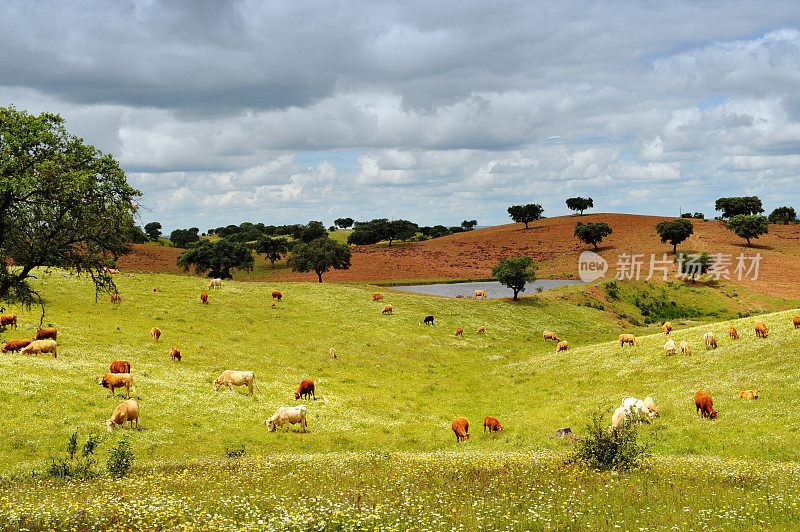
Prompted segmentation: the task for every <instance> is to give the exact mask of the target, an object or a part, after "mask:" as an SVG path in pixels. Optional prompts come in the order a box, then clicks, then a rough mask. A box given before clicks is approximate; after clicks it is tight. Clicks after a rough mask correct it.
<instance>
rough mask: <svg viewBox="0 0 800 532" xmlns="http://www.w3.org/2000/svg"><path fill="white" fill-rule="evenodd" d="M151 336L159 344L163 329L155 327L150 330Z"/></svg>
mask: <svg viewBox="0 0 800 532" xmlns="http://www.w3.org/2000/svg"><path fill="white" fill-rule="evenodd" d="M150 336H151V337H152V338H153V341H154V342H158V339H159V338H161V329H159V328H158V327H153V328H152V329H150Z"/></svg>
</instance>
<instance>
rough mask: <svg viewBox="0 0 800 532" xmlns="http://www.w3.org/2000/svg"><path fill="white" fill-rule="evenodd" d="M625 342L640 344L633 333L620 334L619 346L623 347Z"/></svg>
mask: <svg viewBox="0 0 800 532" xmlns="http://www.w3.org/2000/svg"><path fill="white" fill-rule="evenodd" d="M625 344H631V345H638V342H637V341H636V337H635V336H634V335H632V334H620V335H619V346H620V347H622V346H624V345H625Z"/></svg>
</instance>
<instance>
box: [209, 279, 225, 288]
mask: <svg viewBox="0 0 800 532" xmlns="http://www.w3.org/2000/svg"><path fill="white" fill-rule="evenodd" d="M208 287H209V288H222V279H220V278H216V279H211V281H209V283H208Z"/></svg>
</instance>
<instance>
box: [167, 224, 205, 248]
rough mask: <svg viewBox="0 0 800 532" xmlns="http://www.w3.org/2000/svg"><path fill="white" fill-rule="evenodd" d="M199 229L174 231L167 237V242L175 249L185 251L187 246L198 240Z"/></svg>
mask: <svg viewBox="0 0 800 532" xmlns="http://www.w3.org/2000/svg"><path fill="white" fill-rule="evenodd" d="M199 233H200V229H198V228H197V227H192V228H190V229H175V230H174V231H173V232H172V233H170V235H169V241H170V242H172V245H173V246H175V247H176V248H182V249H185V248H187V247H188V246H189V244H191V243H193V242H197V241H198V240H200V235H199Z"/></svg>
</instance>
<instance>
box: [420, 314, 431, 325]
mask: <svg viewBox="0 0 800 532" xmlns="http://www.w3.org/2000/svg"><path fill="white" fill-rule="evenodd" d="M422 322H423V323H424V324H425V325H433V316H425V319H424V320H422Z"/></svg>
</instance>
